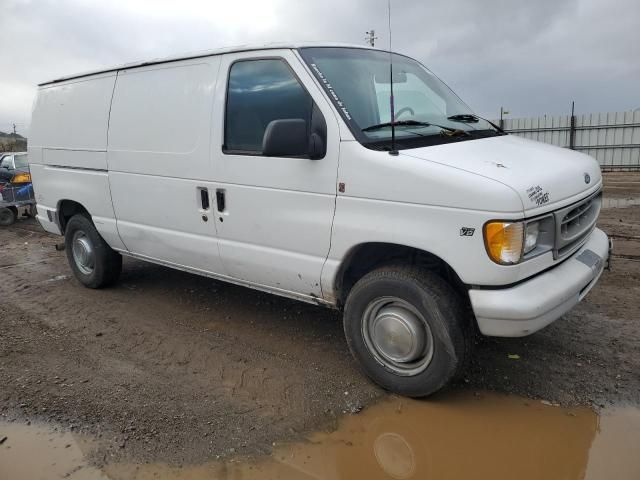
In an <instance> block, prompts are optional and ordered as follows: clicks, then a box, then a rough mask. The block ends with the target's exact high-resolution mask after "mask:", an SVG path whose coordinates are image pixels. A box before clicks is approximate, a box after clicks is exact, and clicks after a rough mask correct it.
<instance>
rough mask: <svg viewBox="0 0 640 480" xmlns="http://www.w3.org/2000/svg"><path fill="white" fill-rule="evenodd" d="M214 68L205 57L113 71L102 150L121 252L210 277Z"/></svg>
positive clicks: (214, 265) (215, 261) (215, 268)
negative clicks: (124, 249) (115, 73)
mask: <svg viewBox="0 0 640 480" xmlns="http://www.w3.org/2000/svg"><path fill="white" fill-rule="evenodd" d="M219 62H220V59H219V58H218V57H210V58H204V59H198V60H191V61H182V62H175V63H171V64H164V65H155V66H152V67H143V68H136V69H132V70H130V71H127V70H123V71H120V72H118V79H117V83H116V88H115V91H114V95H113V103H112V107H111V121H110V128H109V145H108V164H109V179H110V183H111V192H112V195H113V205H114V208H115V212H116V216H117V219H118V229H119V232H120V235H121V236H122V239H123V241H124V243H125V244H126V246H127V250H129V251H130V252H131V253H132V254H136V255H139V256H144V257H147V258H150V259H156V260H161V261H162V262H164V263H165V264H172V265H175V266H178V267H191V268H198V269H201V270H204V271H208V272H214V273H218V274H220V273H223V268H222V266H221V264H220V258H219V253H218V245H217V239H216V230H215V228H216V227H215V221H214V219H213V216H212V211H211V208H212V205H213V200H212V198H211V195H212V192H213V191H214V186H213V184H212V182H211V179H212V174H213V166H212V160H211V156H210V152H209V144H210V136H211V128H210V127H211V115H212V107H213V91H214V88H215V85H216V77H217V73H218V66H219ZM207 199H208V203H209V206H208V207H207V205H206V200H207Z"/></svg>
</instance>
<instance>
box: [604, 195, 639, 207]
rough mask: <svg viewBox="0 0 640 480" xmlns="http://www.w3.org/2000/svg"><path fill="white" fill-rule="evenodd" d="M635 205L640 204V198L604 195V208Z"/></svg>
mask: <svg viewBox="0 0 640 480" xmlns="http://www.w3.org/2000/svg"><path fill="white" fill-rule="evenodd" d="M635 205H640V198H616V197H604V198H603V199H602V208H626V207H633V206H635Z"/></svg>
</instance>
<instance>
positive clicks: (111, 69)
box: [38, 42, 380, 87]
mask: <svg viewBox="0 0 640 480" xmlns="http://www.w3.org/2000/svg"><path fill="white" fill-rule="evenodd" d="M304 47H340V48H361V49H364V50H380V49H377V48H373V47H368V46H366V45H354V44H348V43H316V42H302V43H265V44H261V45H238V46H235V47H226V48H218V49H214V50H204V51H198V52H191V53H185V54H182V55H171V56H168V57H164V58H154V59H151V60H145V61H141V62H132V63H125V64H124V65H118V66H115V67H109V68H101V69H99V70H91V71H88V72H83V73H77V74H74V75H67V76H64V77H60V78H56V79H55V80H49V81H48V82H43V83H40V84H38V86H39V87H42V86H44V85H51V84H54V83H60V82H65V81H67V80H73V79H76V78H82V77H89V76H91V75H98V74H100V73H109V72H117V71H118V70H125V69H129V68H136V67H144V66H148V65H157V64H159V63H168V62H177V61H179V60H189V59H193V58H202V57H211V56H214V55H222V54H225V53H236V52H250V51H258V50H275V49H296V48H304Z"/></svg>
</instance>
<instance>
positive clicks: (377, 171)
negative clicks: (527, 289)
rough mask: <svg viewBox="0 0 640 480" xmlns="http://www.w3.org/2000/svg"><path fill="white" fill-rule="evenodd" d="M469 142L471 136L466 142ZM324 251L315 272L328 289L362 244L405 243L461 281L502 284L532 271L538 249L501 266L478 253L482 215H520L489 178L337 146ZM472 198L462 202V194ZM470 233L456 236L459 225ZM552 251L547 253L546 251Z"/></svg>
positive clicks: (515, 200) (508, 192)
mask: <svg viewBox="0 0 640 480" xmlns="http://www.w3.org/2000/svg"><path fill="white" fill-rule="evenodd" d="M470 143H471V142H470ZM340 153H341V160H340V171H339V178H338V181H339V182H341V183H343V184H344V190H345V191H344V192H340V193H338V197H337V201H336V215H335V220H334V225H333V236H332V241H331V252H330V254H329V258H328V259H327V263H326V265H325V268H324V269H323V273H322V283H323V290H324V291H325V292H333V291H334V289H335V285H336V276H337V275H338V274H339V271H340V266H341V264H342V262H343V261H344V259H345V258H348V256H349V254H350V253H351V252H352V251H353V250H354V249H355V248H357V247H358V246H359V245H362V244H366V243H369V242H381V243H390V244H397V245H403V246H409V247H413V248H416V249H420V250H423V251H426V252H429V253H431V254H433V255H436V256H438V257H440V258H441V259H443V260H444V261H445V262H447V263H448V264H449V265H450V266H451V267H452V268H453V269H454V270H455V271H456V273H457V274H458V275H459V277H460V278H461V279H462V281H463V282H465V283H467V284H476V285H492V284H495V285H504V284H505V283H510V282H509V280H510V279H512V281H517V280H518V277H519V276H520V275H524V274H526V272H525V270H526V271H536V268H537V269H539V268H540V265H541V263H542V262H544V261H545V259H544V255H543V256H540V257H538V258H536V259H533V260H531V261H529V262H526V263H524V264H522V265H520V266H512V267H503V266H500V265H497V264H495V263H493V262H492V261H491V260H490V259H489V257H488V255H487V254H486V253H485V246H484V240H483V235H482V228H483V225H484V223H485V222H486V221H487V220H489V219H492V218H493V219H496V218H500V219H520V218H522V216H523V209H522V202H521V200H520V198H519V196H518V195H517V193H516V192H515V191H513V190H512V189H511V188H509V187H507V186H505V185H504V184H502V183H500V182H497V181H495V180H492V179H489V178H486V177H482V176H479V175H475V174H472V173H469V172H466V171H463V170H460V169H456V168H451V167H450V166H447V165H443V164H439V163H435V162H428V161H425V160H422V159H416V158H413V157H409V156H406V155H402V154H401V155H399V156H391V155H389V154H388V152H379V151H373V150H369V149H366V148H365V147H363V146H362V145H360V144H359V143H358V142H355V141H345V142H342V145H341V150H340ZM470 198H473V199H476V200H475V204H474V205H473V207H472V208H469V199H470ZM462 228H466V229H473V234H472V235H469V234H468V232H469V230H467V234H466V235H463V234H461V229H462ZM549 255H551V253H549Z"/></svg>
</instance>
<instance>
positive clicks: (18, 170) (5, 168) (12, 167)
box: [0, 152, 36, 226]
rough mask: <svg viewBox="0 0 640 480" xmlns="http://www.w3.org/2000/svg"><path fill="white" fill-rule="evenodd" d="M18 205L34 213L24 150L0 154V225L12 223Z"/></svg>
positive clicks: (31, 213)
mask: <svg viewBox="0 0 640 480" xmlns="http://www.w3.org/2000/svg"><path fill="white" fill-rule="evenodd" d="M20 207H22V208H24V207H26V208H27V213H28V214H30V215H32V216H34V215H35V211H36V210H35V197H34V194H33V184H32V183H31V173H30V172H29V158H28V156H27V154H26V153H24V152H15V153H5V154H2V155H1V156H0V226H7V225H11V224H12V223H14V222H15V221H16V219H17V218H18V208H20Z"/></svg>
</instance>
